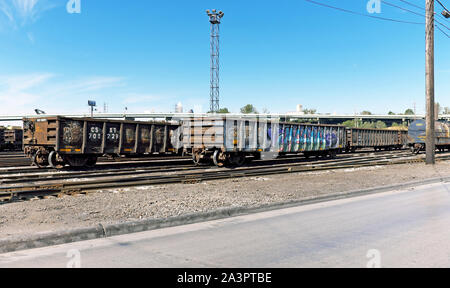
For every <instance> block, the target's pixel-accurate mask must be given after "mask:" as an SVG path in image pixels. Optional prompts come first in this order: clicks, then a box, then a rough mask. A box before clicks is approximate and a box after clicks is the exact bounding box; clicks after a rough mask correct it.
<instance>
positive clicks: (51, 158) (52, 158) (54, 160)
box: [48, 151, 64, 169]
mask: <svg viewBox="0 0 450 288" xmlns="http://www.w3.org/2000/svg"><path fill="white" fill-rule="evenodd" d="M58 158H60V157H59V156H58V153H56V151H52V152H50V154H49V155H48V164H49V165H50V167H52V168H54V169H62V168H63V167H64V161H63V160H62V159H58Z"/></svg>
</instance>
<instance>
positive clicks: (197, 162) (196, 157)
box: [192, 152, 201, 166]
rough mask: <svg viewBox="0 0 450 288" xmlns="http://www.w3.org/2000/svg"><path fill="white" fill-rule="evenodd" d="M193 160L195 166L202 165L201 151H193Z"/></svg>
mask: <svg viewBox="0 0 450 288" xmlns="http://www.w3.org/2000/svg"><path fill="white" fill-rule="evenodd" d="M192 161H193V162H194V165H195V166H199V165H200V161H201V158H200V153H195V152H193V153H192Z"/></svg>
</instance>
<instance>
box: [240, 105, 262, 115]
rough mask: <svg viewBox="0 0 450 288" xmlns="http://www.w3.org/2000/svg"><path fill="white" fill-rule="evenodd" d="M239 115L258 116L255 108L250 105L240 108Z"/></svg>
mask: <svg viewBox="0 0 450 288" xmlns="http://www.w3.org/2000/svg"><path fill="white" fill-rule="evenodd" d="M241 113H242V114H258V110H256V108H255V107H254V106H253V105H252V104H247V105H245V106H244V107H242V108H241Z"/></svg>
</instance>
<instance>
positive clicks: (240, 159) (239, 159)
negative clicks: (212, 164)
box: [230, 154, 246, 167]
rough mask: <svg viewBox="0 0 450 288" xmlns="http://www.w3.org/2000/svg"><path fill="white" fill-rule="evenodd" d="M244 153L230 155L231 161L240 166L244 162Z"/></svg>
mask: <svg viewBox="0 0 450 288" xmlns="http://www.w3.org/2000/svg"><path fill="white" fill-rule="evenodd" d="M245 159H246V158H245V155H239V154H238V155H232V156H231V157H230V160H231V163H232V164H233V165H235V166H237V167H241V166H242V165H244V163H245Z"/></svg>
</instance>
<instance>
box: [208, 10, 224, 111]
mask: <svg viewBox="0 0 450 288" xmlns="http://www.w3.org/2000/svg"><path fill="white" fill-rule="evenodd" d="M206 14H208V16H209V22H210V23H211V92H210V102H211V104H210V106H211V107H210V112H212V113H214V112H218V111H219V108H220V106H219V48H220V46H219V44H220V42H219V32H220V30H219V25H220V21H221V19H222V17H223V15H224V13H223V12H222V11H216V9H212V11H209V10H206Z"/></svg>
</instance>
